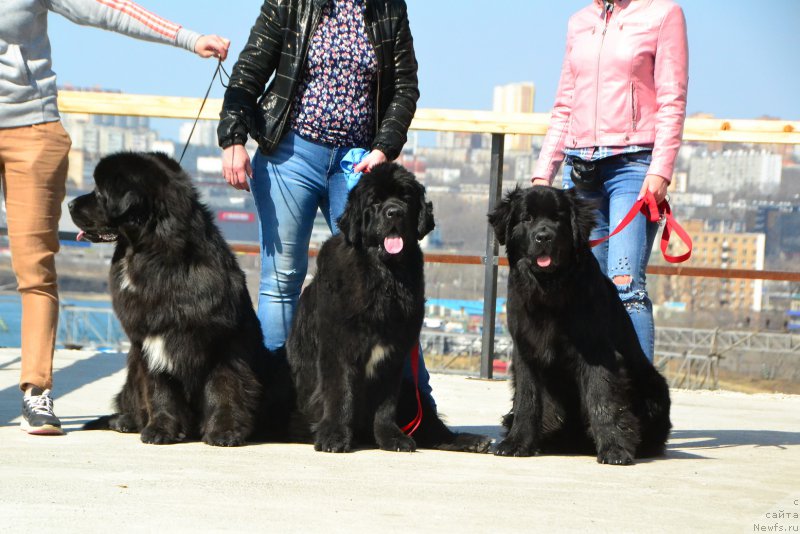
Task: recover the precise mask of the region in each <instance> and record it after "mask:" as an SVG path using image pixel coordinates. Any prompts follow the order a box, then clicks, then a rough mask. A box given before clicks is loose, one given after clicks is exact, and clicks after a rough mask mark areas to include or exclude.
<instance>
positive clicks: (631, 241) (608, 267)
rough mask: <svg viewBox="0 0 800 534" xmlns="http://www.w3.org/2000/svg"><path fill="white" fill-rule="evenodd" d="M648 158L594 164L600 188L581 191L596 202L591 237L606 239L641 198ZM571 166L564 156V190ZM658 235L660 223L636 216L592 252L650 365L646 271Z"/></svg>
mask: <svg viewBox="0 0 800 534" xmlns="http://www.w3.org/2000/svg"><path fill="white" fill-rule="evenodd" d="M650 160H651V155H650V153H649V152H637V153H633V154H623V155H620V156H615V157H611V158H606V159H599V160H596V161H595V163H596V164H597V165H598V166H599V172H600V176H599V177H600V181H601V182H602V185H601V186H600V188H599V189H597V190H591V191H589V190H580V195H581V196H582V197H583V198H586V199H591V200H594V201H596V202H598V203H599V207H598V210H597V226H596V227H595V229H594V230H593V231H592V235H591V239H597V238H600V237H603V236H607V235H608V234H609V233H611V232H612V231H613V230H614V228H616V227H617V224H619V222H620V221H621V220H622V219H623V218H624V217H625V215H626V214H627V213H628V211H629V210H630V209H631V206H632V205H633V203H634V202H636V198H637V197H638V196H639V191H640V190H641V188H642V183H644V178H645V176H646V174H647V169H648V168H649V167H650ZM570 162H571V159H570V158H569V157H567V160H566V162H565V164H564V176H563V187H564V189H570V188H572V187H574V184H573V183H572V180H571V179H570V172H571V171H572V165H571V164H570ZM609 221H610V223H611V224H610V225H609ZM609 226H610V227H609ZM657 231H658V223H653V222H649V221H647V220H646V219H645V217H644V216H642V215H639V216H637V217H635V218H634V219H633V221H631V223H630V224H629V225H628V226H627V227H625V229H624V230H623V231H621V232H620V233H618V234H617V235H615V236H614V237H612V238H611V239H609V240H607V241H604V242H603V243H601V244H599V245H597V246H596V247H594V248H593V249H592V252H593V253H594V255H595V257H596V258H597V261H598V262H599V263H600V268H601V269H602V270H603V273H604V274H605V275H606V276H608V277H609V278H610V279H611V281H612V282H614V285H616V287H617V290H618V291H619V296H620V299H622V302H623V304H624V305H625V309H626V310H628V315H630V317H631V321H632V322H633V327H634V329H635V330H636V335H637V336H638V337H639V343H640V344H641V345H642V350H644V353H645V355H646V356H647V358H648V359H649V360H650V361H653V352H654V343H655V328H654V325H653V303H652V302H651V301H650V296H649V295H648V294H647V283H646V275H645V269H646V268H647V262H648V261H649V260H650V251H651V250H652V248H653V241H654V240H655V237H656V233H657Z"/></svg>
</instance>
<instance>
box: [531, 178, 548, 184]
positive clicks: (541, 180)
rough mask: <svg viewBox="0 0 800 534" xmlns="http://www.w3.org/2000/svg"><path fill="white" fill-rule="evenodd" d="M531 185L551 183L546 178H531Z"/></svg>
mask: <svg viewBox="0 0 800 534" xmlns="http://www.w3.org/2000/svg"><path fill="white" fill-rule="evenodd" d="M531 185H547V186H549V185H550V182H548V181H547V180H545V179H544V178H531Z"/></svg>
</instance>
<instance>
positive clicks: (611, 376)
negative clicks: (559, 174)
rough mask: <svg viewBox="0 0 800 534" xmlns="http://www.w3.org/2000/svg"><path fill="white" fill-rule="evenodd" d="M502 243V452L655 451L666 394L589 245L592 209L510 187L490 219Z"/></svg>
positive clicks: (620, 456) (661, 439) (618, 460)
mask: <svg viewBox="0 0 800 534" xmlns="http://www.w3.org/2000/svg"><path fill="white" fill-rule="evenodd" d="M489 222H490V223H491V224H492V226H493V227H494V231H495V235H496V236H497V239H498V241H499V242H500V243H501V244H504V245H505V247H506V251H507V255H508V261H509V267H510V274H509V280H508V327H509V330H510V332H511V336H512V338H513V340H514V354H513V361H512V372H513V385H514V400H513V408H512V412H511V414H509V415H508V416H507V417H506V419H505V421H504V423H505V424H506V427H507V428H508V434H507V436H506V438H505V440H504V441H503V442H501V443H500V444H499V445H498V447H497V450H496V454H498V455H502V456H530V455H533V454H536V453H538V452H556V453H589V454H593V453H596V454H597V461H598V462H601V463H608V464H622V465H624V464H630V463H632V462H633V458H634V457H646V456H655V455H659V454H662V453H663V451H664V447H665V443H666V440H667V438H668V436H669V431H670V428H671V424H670V419H669V410H670V399H669V389H668V387H667V383H666V381H665V380H664V378H663V377H662V376H661V375H660V374H659V373H658V371H656V369H655V368H654V367H653V365H652V364H651V363H650V362H649V361H648V360H647V357H646V356H645V355H644V353H643V352H642V348H641V346H640V344H639V340H638V338H637V337H636V332H635V331H634V329H633V323H632V322H631V320H630V317H629V316H628V313H627V312H626V310H625V307H624V305H623V304H622V301H621V300H620V298H619V295H618V292H617V289H616V287H615V286H614V284H613V283H612V282H611V280H609V279H608V278H607V277H606V276H604V275H603V273H602V272H601V270H600V266H599V264H598V263H597V260H596V259H595V257H594V256H593V255H592V252H591V249H590V247H589V233H590V232H591V230H592V228H593V226H594V208H593V207H592V206H590V205H589V204H588V203H586V202H585V201H583V200H581V199H580V198H579V197H578V196H577V195H576V193H575V192H574V190H569V191H560V190H558V189H554V188H551V187H543V186H537V187H532V188H529V189H524V190H523V189H519V188H517V189H515V190H513V191H511V192H510V193H508V194H507V195H506V196H505V198H503V200H502V201H500V203H499V204H498V205H497V206H496V208H495V209H494V211H493V212H492V213H491V214H489Z"/></svg>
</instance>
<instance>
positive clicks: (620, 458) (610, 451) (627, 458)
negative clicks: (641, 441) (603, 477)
mask: <svg viewBox="0 0 800 534" xmlns="http://www.w3.org/2000/svg"><path fill="white" fill-rule="evenodd" d="M597 463H599V464H609V465H631V464H633V454H631V453H630V452H628V451H626V450H625V449H623V448H622V447H620V446H619V445H611V446H610V447H607V448H606V449H605V450H602V451H600V452H598V453H597Z"/></svg>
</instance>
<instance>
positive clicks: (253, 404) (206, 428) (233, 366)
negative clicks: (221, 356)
mask: <svg viewBox="0 0 800 534" xmlns="http://www.w3.org/2000/svg"><path fill="white" fill-rule="evenodd" d="M262 394H263V391H262V388H261V384H260V383H259V381H258V379H257V378H256V376H255V374H254V373H253V372H252V371H251V369H250V367H249V366H248V365H247V364H245V363H244V362H243V361H242V360H233V361H231V362H230V363H225V364H221V365H218V366H217V367H216V368H215V369H214V370H212V371H211V374H210V376H209V378H208V381H207V382H206V386H205V391H204V392H203V397H204V407H203V413H204V415H203V423H202V425H201V433H202V436H203V441H204V442H206V443H208V444H209V445H216V446H220V447H236V446H239V445H244V443H245V441H246V440H247V438H248V437H249V436H250V434H251V433H252V432H253V425H254V423H255V419H256V411H257V409H258V406H259V404H261V396H262Z"/></svg>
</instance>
